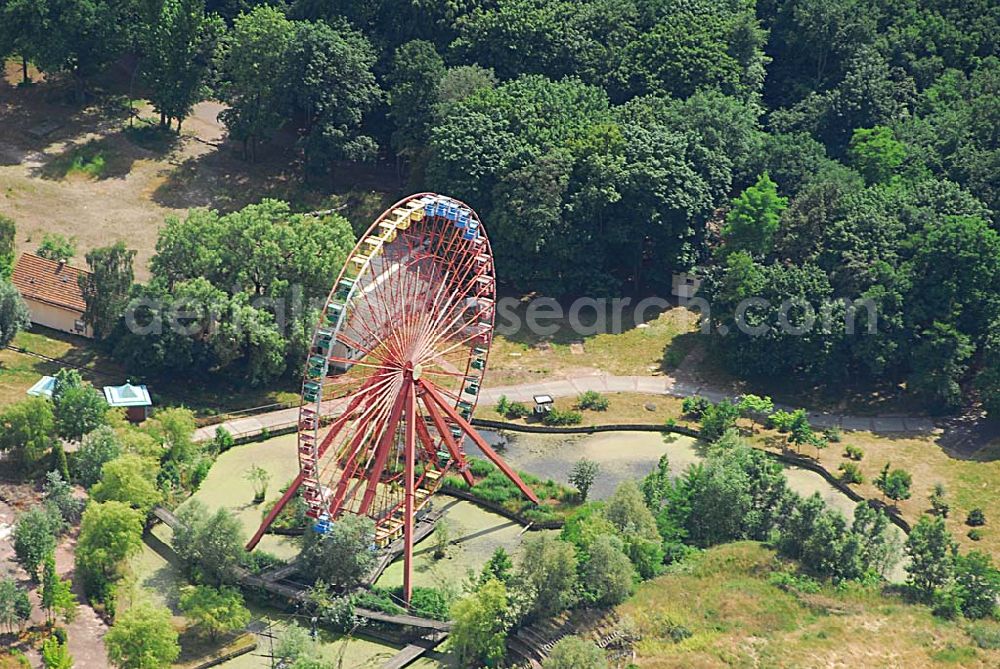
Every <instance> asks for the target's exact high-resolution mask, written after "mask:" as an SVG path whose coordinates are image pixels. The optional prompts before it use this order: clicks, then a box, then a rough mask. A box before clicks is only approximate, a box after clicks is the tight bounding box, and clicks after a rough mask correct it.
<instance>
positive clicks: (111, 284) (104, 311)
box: [78, 0, 177, 339]
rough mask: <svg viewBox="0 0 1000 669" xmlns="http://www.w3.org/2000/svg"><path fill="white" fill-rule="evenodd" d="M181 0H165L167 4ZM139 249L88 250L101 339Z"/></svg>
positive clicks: (87, 287) (91, 312)
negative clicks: (136, 250)
mask: <svg viewBox="0 0 1000 669" xmlns="http://www.w3.org/2000/svg"><path fill="white" fill-rule="evenodd" d="M175 1H177V0H165V5H166V4H169V3H171V2H175ZM135 254H136V252H135V251H134V250H129V249H126V248H125V244H124V243H122V242H118V243H116V244H114V245H112V246H105V247H102V248H97V249H93V250H91V251H88V252H87V255H86V258H87V265H88V266H89V267H90V274H80V276H79V277H78V280H79V283H80V290H81V291H82V292H83V300H84V302H86V304H87V309H86V311H84V313H83V320H84V322H85V323H87V324H88V325H89V326H90V327H92V328H93V329H94V335H95V336H96V337H97V338H98V339H107V338H108V337H109V336H110V335H111V333H112V332H113V331H114V329H115V327H116V326H117V325H118V321H119V319H120V318H121V317H122V314H124V313H125V308H126V307H127V306H128V296H129V291H130V290H131V289H132V282H133V281H134V280H135V273H134V271H133V269H132V264H133V262H134V260H135Z"/></svg>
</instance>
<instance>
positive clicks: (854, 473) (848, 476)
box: [837, 462, 865, 484]
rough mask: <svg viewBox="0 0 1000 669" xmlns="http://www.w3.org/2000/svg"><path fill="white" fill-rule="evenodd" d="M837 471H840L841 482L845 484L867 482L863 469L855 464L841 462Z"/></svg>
mask: <svg viewBox="0 0 1000 669" xmlns="http://www.w3.org/2000/svg"><path fill="white" fill-rule="evenodd" d="M837 469H838V470H840V480H841V481H843V482H844V483H847V484H851V483H857V484H861V483H864V482H865V477H864V474H862V473H861V468H860V467H858V466H857V465H856V464H854V463H853V462H841V463H840V467H838V468H837Z"/></svg>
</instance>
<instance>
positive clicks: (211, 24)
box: [88, 0, 225, 260]
mask: <svg viewBox="0 0 1000 669" xmlns="http://www.w3.org/2000/svg"><path fill="white" fill-rule="evenodd" d="M224 30H225V25H224V23H223V22H222V19H220V18H219V17H218V16H210V15H206V13H205V0H157V1H156V2H153V3H150V5H149V6H148V9H147V15H146V16H144V17H143V22H142V24H141V26H140V28H139V45H140V48H141V49H142V54H141V57H140V60H139V71H140V74H141V76H142V78H143V81H145V83H146V85H147V86H148V87H149V89H150V100H149V101H150V103H151V104H152V105H153V109H155V110H156V111H157V112H159V114H160V125H161V126H162V127H170V121H171V120H172V119H176V120H177V132H178V134H180V131H181V123H182V122H183V121H184V119H185V118H187V116H188V114H190V113H191V108H192V107H193V106H194V104H195V103H196V102H198V100H199V99H201V97H202V96H203V95H204V94H205V92H206V90H205V79H206V77H207V76H208V73H209V70H210V68H211V67H212V65H213V62H212V61H213V59H214V57H215V52H216V49H217V47H218V44H217V42H218V40H219V38H220V36H221V35H222V33H223V32H224ZM88 260H89V258H88Z"/></svg>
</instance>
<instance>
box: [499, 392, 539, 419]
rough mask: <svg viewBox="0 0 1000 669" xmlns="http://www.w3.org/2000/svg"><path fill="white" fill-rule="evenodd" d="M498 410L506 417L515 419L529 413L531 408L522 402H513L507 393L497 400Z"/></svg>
mask: <svg viewBox="0 0 1000 669" xmlns="http://www.w3.org/2000/svg"><path fill="white" fill-rule="evenodd" d="M496 412H497V413H498V414H500V415H501V416H503V417H504V418H507V419H509V420H515V419H517V418H524V417H525V416H527V415H529V414H530V413H531V409H529V408H528V407H527V406H526V405H525V404H523V403H522V402H511V401H510V400H508V399H507V396H506V395H501V396H500V399H499V400H497V405H496Z"/></svg>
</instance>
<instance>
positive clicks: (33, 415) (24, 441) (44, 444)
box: [0, 397, 56, 473]
mask: <svg viewBox="0 0 1000 669" xmlns="http://www.w3.org/2000/svg"><path fill="white" fill-rule="evenodd" d="M0 426H2V427H3V429H2V430H0V450H3V451H11V454H12V456H13V460H14V462H15V463H17V464H18V465H19V466H20V468H21V470H22V471H23V472H26V473H27V472H31V471H32V470H34V468H35V466H36V465H37V464H38V463H39V462H40V461H41V460H42V459H43V458H44V457H45V456H46V455H47V454H48V452H49V449H50V448H52V444H53V442H54V440H55V434H56V430H55V418H54V417H53V415H52V404H51V403H50V402H49V401H48V400H46V399H45V398H42V397H33V398H30V399H27V400H24V401H22V402H18V403H17V404H14V405H11V406H9V407H8V408H7V409H6V410H5V411H3V412H0Z"/></svg>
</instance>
